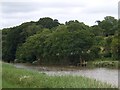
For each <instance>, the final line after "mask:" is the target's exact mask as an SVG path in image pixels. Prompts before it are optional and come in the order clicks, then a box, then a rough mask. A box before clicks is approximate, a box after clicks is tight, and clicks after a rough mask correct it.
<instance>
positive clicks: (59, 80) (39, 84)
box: [2, 63, 112, 88]
mask: <svg viewBox="0 0 120 90" xmlns="http://www.w3.org/2000/svg"><path fill="white" fill-rule="evenodd" d="M2 67H3V73H2V80H3V82H2V86H3V88H112V86H111V85H109V84H106V83H102V82H100V81H96V80H94V79H89V78H86V77H82V76H70V75H69V76H68V75H67V76H48V75H46V74H44V73H39V72H37V71H30V70H25V69H18V68H15V67H14V66H13V65H10V64H6V63H3V66H2Z"/></svg>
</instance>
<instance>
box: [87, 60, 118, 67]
mask: <svg viewBox="0 0 120 90" xmlns="http://www.w3.org/2000/svg"><path fill="white" fill-rule="evenodd" d="M118 66H119V61H115V60H112V59H110V58H103V59H96V60H93V61H88V64H87V67H88V68H110V69H118V68H119V67H118Z"/></svg>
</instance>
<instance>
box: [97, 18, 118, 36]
mask: <svg viewBox="0 0 120 90" xmlns="http://www.w3.org/2000/svg"><path fill="white" fill-rule="evenodd" d="M117 25H118V23H117V19H115V18H114V17H111V16H106V17H105V18H104V20H103V21H100V22H99V23H98V26H99V27H101V28H102V29H104V35H105V36H109V35H114V34H115V32H116V30H117Z"/></svg>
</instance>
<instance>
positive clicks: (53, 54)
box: [17, 23, 93, 64]
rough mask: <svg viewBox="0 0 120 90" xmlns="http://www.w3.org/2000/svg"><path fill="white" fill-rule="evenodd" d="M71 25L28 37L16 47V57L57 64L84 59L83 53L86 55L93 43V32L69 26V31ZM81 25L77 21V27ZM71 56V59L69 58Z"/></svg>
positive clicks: (46, 30)
mask: <svg viewBox="0 0 120 90" xmlns="http://www.w3.org/2000/svg"><path fill="white" fill-rule="evenodd" d="M71 25H72V24H70V25H68V26H65V25H63V26H59V27H57V28H56V30H55V31H53V32H51V31H50V30H48V29H45V30H43V31H42V32H39V33H38V34H35V35H34V36H31V37H29V38H28V39H27V40H26V42H25V43H24V44H23V45H22V46H21V47H20V48H19V49H18V51H17V59H20V60H25V61H29V60H30V61H35V60H38V59H42V61H43V62H45V61H46V63H48V62H49V61H50V62H52V63H58V64H61V63H63V64H69V63H67V62H70V63H71V62H73V63H75V64H77V63H78V62H79V58H82V59H84V55H87V51H88V50H89V49H90V47H91V46H92V45H93V34H92V33H90V32H89V30H86V28H85V29H84V28H82V29H79V28H74V27H71V28H72V29H74V31H72V32H71V31H70V29H69V28H70V26H71ZM73 25H74V23H73ZM81 25H82V24H81V23H78V27H81ZM68 27H69V28H68ZM84 27H85V25H84ZM86 27H87V26H86ZM88 29H89V28H88ZM71 57H73V59H72V60H69V59H70V58H71ZM86 57H87V56H86ZM86 59H87V58H86ZM54 60H56V61H54Z"/></svg>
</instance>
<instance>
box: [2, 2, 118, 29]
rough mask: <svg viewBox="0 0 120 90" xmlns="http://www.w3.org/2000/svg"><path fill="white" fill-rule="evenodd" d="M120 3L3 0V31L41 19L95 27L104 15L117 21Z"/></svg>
mask: <svg viewBox="0 0 120 90" xmlns="http://www.w3.org/2000/svg"><path fill="white" fill-rule="evenodd" d="M118 1H119V0H2V1H0V4H1V5H0V29H1V28H7V27H13V26H16V25H20V24H22V23H23V22H28V21H38V20H39V18H42V17H51V18H53V19H58V20H59V22H60V23H65V21H69V20H79V21H80V22H84V23H85V24H87V25H90V26H91V25H94V24H95V21H96V20H103V19H104V17H105V16H114V17H115V18H116V19H117V18H118Z"/></svg>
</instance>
